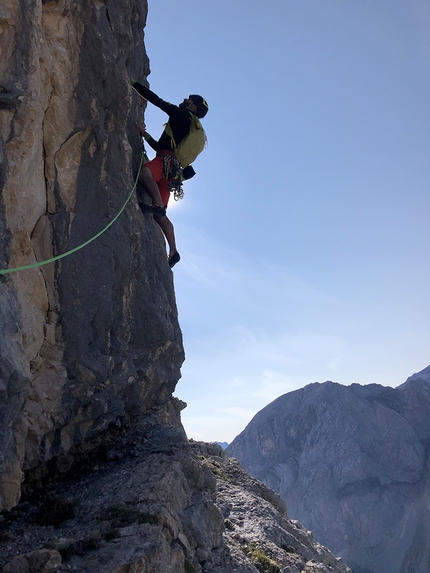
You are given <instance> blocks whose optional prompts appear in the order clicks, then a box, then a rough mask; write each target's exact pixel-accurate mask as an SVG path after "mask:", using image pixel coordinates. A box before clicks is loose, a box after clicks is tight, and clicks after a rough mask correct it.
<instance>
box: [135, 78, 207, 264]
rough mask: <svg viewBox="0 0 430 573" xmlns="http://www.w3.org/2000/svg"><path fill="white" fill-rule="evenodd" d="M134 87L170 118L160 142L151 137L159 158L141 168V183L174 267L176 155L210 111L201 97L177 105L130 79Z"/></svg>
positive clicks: (169, 259)
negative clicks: (170, 210)
mask: <svg viewBox="0 0 430 573" xmlns="http://www.w3.org/2000/svg"><path fill="white" fill-rule="evenodd" d="M131 84H132V86H133V88H134V89H135V90H136V91H137V93H138V94H139V95H140V96H142V97H143V98H145V99H146V100H147V101H149V102H150V103H152V104H153V105H155V106H157V107H158V108H160V109H161V110H162V111H164V112H165V113H167V115H168V116H169V122H168V124H167V125H166V128H165V129H164V131H163V133H162V134H161V137H160V139H159V140H158V142H157V141H156V140H154V139H153V138H151V139H152V141H151V143H150V145H151V147H154V149H155V150H156V152H157V155H156V157H155V158H154V159H152V160H151V161H149V162H148V163H145V164H144V165H143V166H142V169H141V170H140V174H139V181H140V183H141V184H142V185H143V186H144V187H145V189H146V191H147V192H148V194H149V195H150V197H151V199H152V206H151V212H152V213H153V215H154V219H155V221H156V222H157V223H158V225H160V228H161V230H162V231H163V233H164V236H165V237H166V240H167V243H168V245H169V257H168V261H169V266H170V267H171V268H172V267H173V266H174V265H175V264H176V263H178V262H179V261H180V258H181V257H180V255H179V253H178V251H177V248H176V238H175V232H174V228H173V224H172V222H171V221H170V219H169V218H168V217H167V215H166V208H167V204H168V202H169V198H170V189H171V188H172V184H173V183H174V180H175V179H177V177H178V174H179V173H180V172H181V166H180V164H179V161H178V159H177V157H176V155H175V152H176V151H177V148H178V146H179V145H180V144H181V143H182V142H183V141H185V140H186V138H187V137H188V136H189V134H190V132H191V128H192V123H193V117H195V118H203V117H204V116H205V115H206V113H207V112H208V109H209V107H208V104H207V103H206V101H205V100H204V99H203V98H202V97H201V96H199V95H190V96H189V97H188V98H185V99H184V101H183V102H182V103H180V104H179V105H174V104H171V103H168V102H166V101H164V100H162V99H161V98H160V97H158V96H157V95H156V94H155V93H154V92H152V91H151V90H150V89H149V88H147V87H145V86H143V85H142V84H140V83H139V82H136V81H134V80H131ZM169 131H170V133H169ZM140 133H141V135H142V136H143V137H145V135H149V134H147V133H146V130H145V129H144V128H140ZM203 133H204V132H203ZM193 174H194V170H193V172H192V175H193ZM192 175H191V176H192ZM184 178H185V177H184Z"/></svg>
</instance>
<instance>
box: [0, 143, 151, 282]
mask: <svg viewBox="0 0 430 573" xmlns="http://www.w3.org/2000/svg"><path fill="white" fill-rule="evenodd" d="M143 158H144V155H143V153H142V156H141V158H140V165H139V170H138V172H137V177H136V179H135V181H134V184H133V188H132V190H131V191H130V194H129V196H128V197H127V199H126V201H125V203H124V205H123V206H122V207H121V209H120V211H119V212H118V213H117V214H116V215H115V217H114V218H113V219H112V221H110V222H109V223H108V224H107V225H106V227H105V228H104V229H102V230H101V231H99V232H98V233H97V235H94V237H91V239H88V241H85V243H82V245H78V246H77V247H75V248H74V249H71V250H70V251H67V252H66V253H63V254H62V255H57V256H56V257H52V259H47V260H46V261H39V262H37V263H32V264H31V265H25V266H23V267H16V268H13V269H3V270H0V275H6V274H8V273H16V272H17V271H25V270H27V269H34V268H36V267H41V266H42V265H47V264H48V263H53V262H54V261H58V260H59V259H62V258H64V257H67V256H69V255H71V254H72V253H76V251H79V249H82V248H84V247H86V246H87V245H89V244H90V243H92V242H93V241H95V240H96V239H98V238H99V237H100V235H103V233H104V232H105V231H107V230H108V229H109V227H110V226H111V225H113V224H114V223H115V221H116V220H117V219H118V217H119V216H120V215H121V213H122V212H123V211H124V209H125V208H126V206H127V203H128V202H129V201H130V199H131V197H132V195H133V193H134V190H135V189H136V186H137V182H138V180H139V173H140V170H141V168H142V164H143Z"/></svg>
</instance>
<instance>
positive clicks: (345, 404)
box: [227, 368, 430, 573]
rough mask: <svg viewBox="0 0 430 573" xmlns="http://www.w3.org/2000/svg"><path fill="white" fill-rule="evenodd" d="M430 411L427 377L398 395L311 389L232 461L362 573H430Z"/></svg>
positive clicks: (246, 435)
mask: <svg viewBox="0 0 430 573" xmlns="http://www.w3.org/2000/svg"><path fill="white" fill-rule="evenodd" d="M423 372H424V375H425V374H426V373H427V372H428V368H427V369H425V370H424V371H423ZM429 409H430V384H429V383H428V381H427V380H424V379H423V378H422V375H421V373H417V374H416V375H413V376H412V377H410V378H408V381H406V382H405V383H404V384H402V385H401V386H399V387H397V388H390V387H384V386H381V385H378V384H369V385H365V386H361V385H358V384H353V385H351V386H343V385H341V384H337V383H334V382H325V383H322V384H320V383H314V384H309V385H308V386H306V387H304V388H302V389H300V390H296V391H294V392H291V393H288V394H285V395H283V396H281V397H279V398H277V399H276V400H274V401H273V402H272V403H271V404H269V405H268V406H266V407H265V408H263V409H262V410H261V411H260V412H258V413H257V414H256V416H255V417H254V418H253V420H251V422H250V423H249V424H248V426H247V427H246V428H245V430H244V431H243V432H242V433H241V434H239V436H237V437H236V438H235V439H234V440H233V442H232V443H231V444H230V445H229V446H228V448H227V452H228V453H229V455H232V456H234V457H236V458H237V459H238V460H239V462H240V463H241V464H242V465H243V466H244V468H245V469H246V470H248V471H249V472H250V473H251V475H254V476H255V477H257V478H258V479H260V480H261V481H263V483H266V484H267V485H269V486H270V487H272V488H273V489H274V490H275V491H277V492H278V493H279V494H280V495H281V496H282V497H283V498H284V499H285V500H286V502H287V505H288V507H289V512H290V515H291V516H292V517H293V518H295V519H298V520H299V521H300V522H301V523H303V524H304V525H305V526H306V527H307V528H309V529H311V530H312V531H313V533H314V535H315V537H316V539H318V540H319V541H320V542H322V543H323V544H324V545H326V546H327V547H329V548H330V549H331V550H332V551H333V552H334V553H335V554H336V555H340V556H341V557H342V558H343V560H344V561H345V562H346V563H347V564H348V565H349V566H350V567H351V568H352V570H353V571H354V573H355V572H356V571H357V572H368V573H400V572H401V573H403V571H405V572H406V571H408V573H426V572H427V569H426V568H427V565H428V559H429V555H430V547H429V545H428V544H427V543H422V541H420V540H421V534H422V532H423V531H424V532H426V531H427V530H428V529H429V527H430V524H428V520H427V519H426V518H425V515H426V514H425V511H426V510H427V509H428V507H427V506H428V502H427V501H426V500H427V495H428V493H429V492H430V489H429V479H428V477H427V475H428V470H427V468H428V461H429V445H430V420H429V419H428V412H429ZM411 508H415V509H411ZM424 508H427V509H424ZM415 545H417V546H419V550H418V549H416V550H415V552H414V560H415V561H416V560H417V559H418V561H419V565H417V566H416V567H415V569H410V570H409V569H408V568H407V567H409V565H411V563H412V561H411V559H412V557H411V555H410V551H409V550H410V548H411V547H414V546H415ZM417 556H418V557H417Z"/></svg>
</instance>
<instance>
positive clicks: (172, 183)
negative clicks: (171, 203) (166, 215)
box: [163, 154, 184, 201]
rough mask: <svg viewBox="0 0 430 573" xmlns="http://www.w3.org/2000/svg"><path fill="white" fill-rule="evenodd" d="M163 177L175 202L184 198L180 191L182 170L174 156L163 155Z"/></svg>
mask: <svg viewBox="0 0 430 573" xmlns="http://www.w3.org/2000/svg"><path fill="white" fill-rule="evenodd" d="M163 177H164V179H167V181H168V182H169V191H170V192H171V193H173V198H174V199H175V201H179V199H183V198H184V190H183V189H182V169H181V166H180V165H179V161H178V160H177V159H176V157H175V156H174V155H167V154H166V155H163Z"/></svg>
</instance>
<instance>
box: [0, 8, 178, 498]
mask: <svg viewBox="0 0 430 573" xmlns="http://www.w3.org/2000/svg"><path fill="white" fill-rule="evenodd" d="M146 14H147V3H146V0H115V1H114V2H112V1H107V2H104V1H99V0H90V1H86V0H55V1H54V0H20V1H19V2H16V1H15V0H3V1H2V3H1V6H0V61H1V75H0V188H1V198H0V269H5V268H14V267H19V266H23V265H27V264H31V263H33V262H35V261H42V260H46V259H49V258H51V257H54V256H57V255H60V254H62V253H65V252H67V251H68V250H71V249H73V248H75V247H77V246H79V245H80V244H82V243H84V242H85V241H87V240H88V239H90V238H91V237H93V236H94V235H95V234H97V233H98V232H99V231H101V230H102V229H103V228H104V227H105V226H106V225H107V224H108V223H109V222H110V221H111V220H112V219H113V218H114V217H115V215H116V214H117V213H118V212H119V210H120V209H121V207H122V206H123V204H124V203H125V201H126V199H127V197H128V195H129V193H130V191H131V189H132V187H133V182H134V179H135V176H136V174H137V170H138V165H139V160H140V157H141V151H142V146H141V141H140V138H139V135H138V132H137V129H136V125H135V122H136V121H139V120H140V121H142V114H143V111H144V108H143V103H142V101H141V99H140V98H139V97H138V96H137V95H136V94H133V93H132V90H131V87H130V77H134V78H136V79H139V80H140V81H144V80H145V78H146V76H147V75H148V73H149V64H148V58H147V56H146V54H145V49H144V45H143V28H144V25H145V21H146ZM183 358H184V352H183V347H182V338H181V332H180V328H179V325H178V321H177V309H176V304H175V298H174V292H173V282H172V273H171V271H170V269H169V267H168V264H167V262H166V256H165V251H164V242H163V239H162V237H161V234H160V232H159V230H158V228H157V227H156V225H155V224H154V221H153V220H152V219H151V218H144V216H143V215H142V214H141V212H140V210H139V209H138V207H137V202H136V198H135V196H133V197H132V199H131V201H130V202H129V204H128V205H127V207H126V209H125V211H124V212H123V213H122V215H121V216H120V217H119V219H118V220H117V221H116V222H115V223H114V224H113V225H112V227H110V228H109V230H108V231H106V232H105V233H103V234H102V235H101V236H100V237H98V238H97V239H96V240H95V241H93V242H91V243H90V244H89V245H88V246H86V247H85V248H83V249H81V250H78V251H77V252H75V253H74V254H72V255H70V256H68V257H65V258H61V259H60V260H58V261H57V262H55V263H50V264H48V265H46V266H42V267H40V268H35V269H31V270H26V271H21V272H17V273H11V274H5V275H0V452H1V456H0V473H1V476H2V478H1V483H0V508H6V509H10V508H12V507H13V506H14V505H15V504H16V503H17V502H18V500H19V498H20V491H21V482H22V480H23V477H24V473H25V472H28V471H30V470H32V471H34V470H35V469H37V468H40V467H41V466H43V465H44V464H47V463H48V462H49V461H50V460H52V459H58V458H59V457H61V456H64V455H66V453H67V452H71V451H72V450H75V451H76V448H77V447H78V446H79V445H80V444H83V443H84V442H86V441H87V440H94V439H96V437H97V436H101V435H102V434H103V432H105V431H107V430H108V429H112V428H120V427H122V426H124V425H129V424H132V423H133V420H135V419H137V418H138V417H139V415H141V414H142V413H145V412H148V411H150V410H151V408H154V407H158V406H160V405H161V404H165V403H167V402H168V401H169V400H170V397H171V394H172V391H173V389H174V387H175V385H176V383H177V381H178V379H179V377H180V366H181V364H182V361H183Z"/></svg>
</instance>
